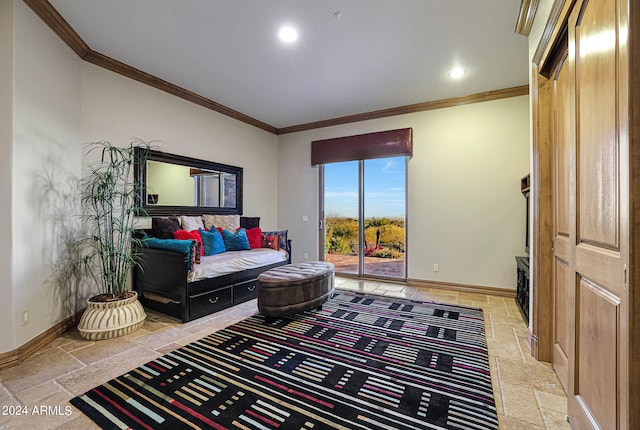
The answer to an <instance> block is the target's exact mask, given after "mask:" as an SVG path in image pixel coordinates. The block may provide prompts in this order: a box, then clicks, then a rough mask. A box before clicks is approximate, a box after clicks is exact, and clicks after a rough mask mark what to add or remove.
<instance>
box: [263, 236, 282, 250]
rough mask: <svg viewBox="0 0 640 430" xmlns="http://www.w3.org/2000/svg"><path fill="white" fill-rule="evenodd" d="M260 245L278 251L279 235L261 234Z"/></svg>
mask: <svg viewBox="0 0 640 430" xmlns="http://www.w3.org/2000/svg"><path fill="white" fill-rule="evenodd" d="M262 238H263V239H262V247H263V248H271V249H275V250H276V251H278V250H279V249H280V235H277V234H274V235H266V236H262Z"/></svg>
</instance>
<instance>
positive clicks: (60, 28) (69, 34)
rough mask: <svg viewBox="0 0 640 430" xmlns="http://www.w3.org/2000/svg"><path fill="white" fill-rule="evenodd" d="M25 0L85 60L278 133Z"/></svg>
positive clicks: (45, 5)
mask: <svg viewBox="0 0 640 430" xmlns="http://www.w3.org/2000/svg"><path fill="white" fill-rule="evenodd" d="M23 1H24V2H25V3H26V4H27V6H29V7H30V8H31V9H32V10H33V11H34V12H35V13H36V15H38V16H39V17H40V19H42V20H43V21H44V22H45V24H47V25H48V26H49V27H50V28H51V29H52V30H53V31H54V33H56V34H57V35H58V37H60V39H62V41H63V42H65V43H66V44H67V45H69V47H70V48H71V49H72V50H73V51H74V52H75V53H76V54H78V56H79V57H80V58H82V59H83V60H85V61H87V62H89V63H92V64H95V65H96V66H100V67H103V68H105V69H108V70H111V71H112V72H115V73H118V74H120V75H122V76H126V77H128V78H131V79H134V80H136V81H138V82H142V83H144V84H147V85H149V86H152V87H154V88H157V89H159V90H161V91H165V92H167V93H169V94H173V95H174V96H177V97H180V98H182V99H185V100H187V101H190V102H192V103H195V104H198V105H200V106H204V107H206V108H207V109H211V110H213V111H216V112H218V113H221V114H223V115H226V116H228V117H231V118H234V119H237V120H238V121H242V122H244V123H246V124H249V125H252V126H254V127H257V128H260V129H262V130H265V131H268V132H269V133H273V134H277V132H278V129H277V128H276V127H274V126H272V125H269V124H267V123H264V122H262V121H260V120H257V119H255V118H252V117H250V116H248V115H245V114H243V113H241V112H238V111H236V110H234V109H231V108H230V107H228V106H225V105H223V104H220V103H217V102H215V101H213V100H210V99H208V98H206V97H203V96H201V95H199V94H196V93H194V92H193V91H189V90H187V89H185V88H182V87H179V86H177V85H174V84H172V83H171V82H167V81H165V80H163V79H160V78H158V77H156V76H153V75H151V74H149V73H146V72H143V71H142V70H139V69H136V68H135V67H131V66H129V65H128V64H125V63H122V62H120V61H117V60H114V59H113V58H111V57H107V56H106V55H103V54H101V53H99V52H96V51H94V50H92V49H91V48H90V47H89V45H87V44H86V43H85V41H84V40H82V38H81V37H80V36H79V35H78V33H76V31H75V30H74V29H73V28H72V27H71V26H70V25H69V23H68V22H67V21H66V20H65V19H64V18H63V17H62V15H60V13H58V11H57V10H56V9H55V8H54V7H53V6H52V5H51V3H49V2H48V1H47V0H23Z"/></svg>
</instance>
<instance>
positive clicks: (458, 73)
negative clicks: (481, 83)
mask: <svg viewBox="0 0 640 430" xmlns="http://www.w3.org/2000/svg"><path fill="white" fill-rule="evenodd" d="M464 72H465V71H464V69H463V68H462V67H454V68H453V69H451V71H450V72H449V77H450V78H451V79H460V78H461V77H462V76H463V75H464Z"/></svg>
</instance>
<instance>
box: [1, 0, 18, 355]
mask: <svg viewBox="0 0 640 430" xmlns="http://www.w3.org/2000/svg"><path fill="white" fill-rule="evenodd" d="M13 1H14V0H0V151H2V157H0V202H2V204H0V224H1V225H3V226H5V232H4V234H3V235H2V238H3V240H2V243H1V244H0V294H1V295H2V297H3V300H2V303H1V304H0V327H2V334H1V335H0V352H2V351H8V350H11V349H13V345H14V344H15V324H16V321H15V320H14V318H13V312H11V311H12V309H13V305H12V304H13V283H12V282H11V260H12V256H11V238H12V235H10V234H8V233H7V229H6V226H10V225H11V205H10V204H8V203H9V202H11V173H12V171H13V168H12V166H11V164H12V163H11V160H12V155H13Z"/></svg>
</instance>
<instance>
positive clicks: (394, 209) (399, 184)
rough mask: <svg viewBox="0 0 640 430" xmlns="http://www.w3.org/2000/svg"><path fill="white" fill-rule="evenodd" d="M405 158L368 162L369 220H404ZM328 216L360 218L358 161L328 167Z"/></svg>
mask: <svg viewBox="0 0 640 430" xmlns="http://www.w3.org/2000/svg"><path fill="white" fill-rule="evenodd" d="M405 165H406V164H405V157H392V158H377V159H372V160H365V162H364V188H365V189H364V193H365V199H364V207H365V214H364V215H365V218H371V217H376V218H381V217H386V218H398V217H402V218H404V214H405V207H406V205H405V195H406V193H405V189H406V185H405V179H406V175H405ZM324 184H325V186H324V198H325V209H324V210H325V216H326V217H331V216H341V217H353V218H357V217H358V161H345V162H342V163H330V164H325V165H324Z"/></svg>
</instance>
